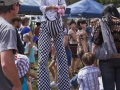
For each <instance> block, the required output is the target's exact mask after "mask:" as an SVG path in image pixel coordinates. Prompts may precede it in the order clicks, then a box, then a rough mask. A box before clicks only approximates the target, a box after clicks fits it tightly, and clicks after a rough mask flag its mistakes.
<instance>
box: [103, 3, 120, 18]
mask: <svg viewBox="0 0 120 90" xmlns="http://www.w3.org/2000/svg"><path fill="white" fill-rule="evenodd" d="M108 14H110V15H112V16H114V17H117V18H119V12H118V10H117V8H116V7H115V6H114V5H113V4H107V5H105V6H104V8H103V10H102V16H106V15H108Z"/></svg>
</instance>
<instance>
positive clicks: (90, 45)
mask: <svg viewBox="0 0 120 90" xmlns="http://www.w3.org/2000/svg"><path fill="white" fill-rule="evenodd" d="M88 45H89V52H91V51H92V41H88Z"/></svg>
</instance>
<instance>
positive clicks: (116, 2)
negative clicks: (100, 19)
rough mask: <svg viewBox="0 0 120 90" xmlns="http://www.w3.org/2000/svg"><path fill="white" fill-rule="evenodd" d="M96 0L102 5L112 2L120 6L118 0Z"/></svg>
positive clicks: (119, 0)
mask: <svg viewBox="0 0 120 90" xmlns="http://www.w3.org/2000/svg"><path fill="white" fill-rule="evenodd" d="M96 1H97V2H99V3H101V4H103V5H105V4H109V3H112V4H114V5H115V6H116V7H120V0H96Z"/></svg>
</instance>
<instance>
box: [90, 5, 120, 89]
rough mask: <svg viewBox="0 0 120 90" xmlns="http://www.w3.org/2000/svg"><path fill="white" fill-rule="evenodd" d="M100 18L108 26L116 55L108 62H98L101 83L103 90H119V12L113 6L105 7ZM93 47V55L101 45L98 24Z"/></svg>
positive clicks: (101, 40)
mask: <svg viewBox="0 0 120 90" xmlns="http://www.w3.org/2000/svg"><path fill="white" fill-rule="evenodd" d="M102 17H103V18H105V20H106V23H107V24H108V26H109V28H110V30H111V34H112V36H113V38H114V43H115V45H116V48H117V52H118V54H117V55H116V56H114V57H112V58H110V59H108V60H99V67H100V70H101V75H102V81H103V87H104V90H115V87H116V90H120V86H119V83H120V77H119V76H120V60H119V59H120V55H119V53H120V39H119V37H120V24H119V23H120V19H119V17H120V16H119V12H118V10H117V8H116V7H115V6H114V5H113V4H108V5H105V6H104V8H103V10H102ZM93 42H94V47H93V50H92V53H95V49H96V48H97V47H98V46H99V45H101V44H102V43H103V37H102V32H101V26H100V24H99V25H97V27H96V29H95V32H94V35H93Z"/></svg>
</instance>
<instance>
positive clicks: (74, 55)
mask: <svg viewBox="0 0 120 90" xmlns="http://www.w3.org/2000/svg"><path fill="white" fill-rule="evenodd" d="M69 46H70V49H71V51H72V57H73V58H78V56H77V44H69Z"/></svg>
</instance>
